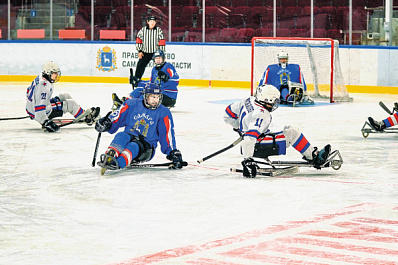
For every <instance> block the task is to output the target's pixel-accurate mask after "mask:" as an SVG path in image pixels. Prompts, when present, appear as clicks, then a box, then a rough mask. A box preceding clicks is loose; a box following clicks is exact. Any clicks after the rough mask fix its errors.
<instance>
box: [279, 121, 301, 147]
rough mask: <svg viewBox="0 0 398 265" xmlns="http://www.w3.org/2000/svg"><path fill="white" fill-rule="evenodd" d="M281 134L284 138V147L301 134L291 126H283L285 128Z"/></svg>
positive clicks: (293, 141)
mask: <svg viewBox="0 0 398 265" xmlns="http://www.w3.org/2000/svg"><path fill="white" fill-rule="evenodd" d="M283 134H284V135H285V138H286V147H289V146H290V145H292V144H293V143H295V142H296V141H297V139H298V138H299V137H300V135H301V133H300V132H299V130H297V129H295V128H293V127H291V126H285V128H283Z"/></svg>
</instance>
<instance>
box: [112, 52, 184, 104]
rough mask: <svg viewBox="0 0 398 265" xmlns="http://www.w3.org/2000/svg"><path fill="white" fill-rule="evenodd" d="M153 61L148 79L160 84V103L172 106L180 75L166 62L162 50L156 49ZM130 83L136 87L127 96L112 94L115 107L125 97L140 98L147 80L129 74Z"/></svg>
mask: <svg viewBox="0 0 398 265" xmlns="http://www.w3.org/2000/svg"><path fill="white" fill-rule="evenodd" d="M153 63H154V67H153V68H152V72H151V79H150V80H149V83H155V84H159V85H160V87H161V89H162V93H163V101H162V105H164V106H165V107H168V108H172V107H174V106H175V104H176V102H177V95H178V88H177V86H178V84H179V82H180V77H179V75H178V73H177V71H176V69H175V67H174V66H173V65H172V64H171V63H168V62H166V59H165V54H164V52H163V51H162V50H158V51H156V52H155V53H154V54H153ZM130 84H132V85H133V88H135V87H136V89H134V90H133V91H132V92H131V93H130V94H129V95H128V96H127V97H123V98H122V99H119V97H118V96H117V95H116V94H115V93H113V94H112V100H113V104H114V106H115V108H119V107H120V106H121V105H122V103H123V102H124V101H125V100H126V99H129V98H141V99H142V97H143V90H144V87H145V85H146V84H147V82H146V81H142V80H136V79H134V77H133V76H130Z"/></svg>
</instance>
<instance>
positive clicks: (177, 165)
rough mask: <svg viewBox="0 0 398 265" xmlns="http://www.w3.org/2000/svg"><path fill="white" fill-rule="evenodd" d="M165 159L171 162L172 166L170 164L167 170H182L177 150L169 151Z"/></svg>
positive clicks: (180, 158)
mask: <svg viewBox="0 0 398 265" xmlns="http://www.w3.org/2000/svg"><path fill="white" fill-rule="evenodd" d="M166 158H167V159H168V160H171V161H173V164H171V166H170V167H169V169H177V168H182V155H181V152H180V151H179V150H177V149H174V150H171V151H170V153H169V155H168V156H167V157H166Z"/></svg>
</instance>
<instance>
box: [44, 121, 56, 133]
mask: <svg viewBox="0 0 398 265" xmlns="http://www.w3.org/2000/svg"><path fill="white" fill-rule="evenodd" d="M42 128H43V129H46V130H47V132H57V131H59V126H58V125H56V124H55V123H54V122H53V121H52V120H45V121H44V122H43V124H42Z"/></svg>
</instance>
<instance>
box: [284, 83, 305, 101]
mask: <svg viewBox="0 0 398 265" xmlns="http://www.w3.org/2000/svg"><path fill="white" fill-rule="evenodd" d="M287 85H288V87H289V95H288V97H287V100H288V101H295V102H300V101H301V100H302V99H303V95H304V86H303V84H300V83H295V82H291V81H289V82H287Z"/></svg>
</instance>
